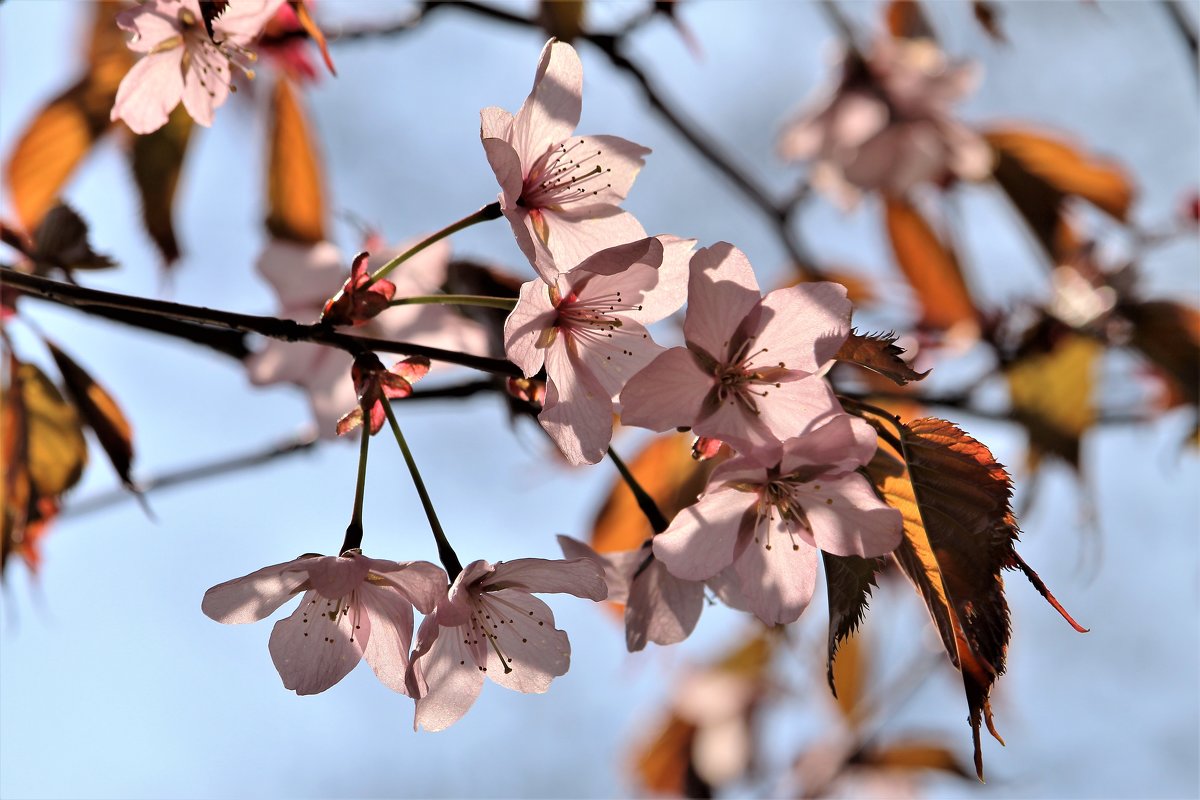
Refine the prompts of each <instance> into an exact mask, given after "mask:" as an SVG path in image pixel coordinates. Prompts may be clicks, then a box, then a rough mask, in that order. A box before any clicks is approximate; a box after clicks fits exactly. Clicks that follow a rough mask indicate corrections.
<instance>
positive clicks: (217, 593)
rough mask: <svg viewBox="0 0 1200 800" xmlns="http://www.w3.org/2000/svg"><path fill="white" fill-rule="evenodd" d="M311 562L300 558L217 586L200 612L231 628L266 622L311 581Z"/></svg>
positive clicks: (206, 597) (207, 594) (202, 605)
mask: <svg viewBox="0 0 1200 800" xmlns="http://www.w3.org/2000/svg"><path fill="white" fill-rule="evenodd" d="M309 560H310V559H307V558H298V559H296V560H295V561H288V562H286V563H284V564H273V565H272V566H269V567H263V568H262V569H260V570H257V571H255V572H251V573H250V574H249V575H245V576H243V577H241V578H234V579H233V580H231V581H225V582H224V583H218V584H217V585H216V586H214V587H212V588H211V589H209V590H208V591H207V592H205V593H204V600H203V601H201V603H200V610H201V611H203V612H204V613H205V615H206V616H208V617H209V618H211V619H215V620H216V621H217V622H224V623H226V624H228V625H235V624H240V623H244V622H257V621H258V620H260V619H264V618H265V617H267V616H270V614H271V613H272V612H273V611H275V609H277V608H279V607H280V606H281V605H283V604H284V603H286V602H287V601H288V598H290V597H292V596H293V595H295V594H296V592H298V591H300V587H301V586H302V585H303V584H304V582H305V581H306V580H308V569H307V562H308V561H309Z"/></svg>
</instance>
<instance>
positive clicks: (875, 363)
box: [834, 329, 929, 386]
mask: <svg viewBox="0 0 1200 800" xmlns="http://www.w3.org/2000/svg"><path fill="white" fill-rule="evenodd" d="M896 339H897V336H896V335H895V334H894V333H865V334H864V333H859V332H858V331H856V330H853V329H852V330H851V331H850V335H849V336H848V337H846V341H845V343H844V344H843V345H842V347H841V349H840V350H838V352H837V355H836V356H834V358H836V359H837V360H838V361H846V362H849V363H851V364H858V365H859V366H860V367H865V368H867V369H869V370H871V371H872V372H877V373H879V374H880V375H883V376H884V377H887V378H890V379H891V380H893V381H895V382H896V383H898V384H900V385H901V386H903V385H904V384H906V383H908V382H909V381H919V380H921V379H922V378H924V377H925V376H926V375H928V374H929V370H925V371H924V372H917V371H916V370H914V369H913V368H912V367H910V366H909V365H908V362H907V361H905V360H904V359H903V358H901V357H900V356H901V355H902V354H903V353H904V348H902V347H897V346H896Z"/></svg>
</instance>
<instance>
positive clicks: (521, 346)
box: [504, 280, 558, 378]
mask: <svg viewBox="0 0 1200 800" xmlns="http://www.w3.org/2000/svg"><path fill="white" fill-rule="evenodd" d="M557 316H558V312H557V311H556V310H555V308H554V306H553V305H552V304H551V302H550V290H549V287H548V286H547V285H546V283H545V282H544V281H541V280H533V281H529V282H528V283H524V284H522V285H521V292H520V296H519V297H518V298H517V305H516V307H515V308H513V310H512V313H511V314H509V315H508V319H506V320H505V321H504V354H505V356H507V357H508V360H509V361H511V362H513V363H514V364H516V365H517V366H518V367H520V368H521V371H522V372H524V373H525V377H527V378H532V377H533V376H534V375H536V374H538V372H540V371H541V369H542V365H543V364H544V363H545V361H546V349H547V348H546V346H545V344H544V343H543V337H544V336H546V335H547V333H546V332H547V331H548V330H549V329H551V328H553V327H554V323H555V320H556V319H557ZM539 344H541V346H539Z"/></svg>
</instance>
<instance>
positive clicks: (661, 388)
mask: <svg viewBox="0 0 1200 800" xmlns="http://www.w3.org/2000/svg"><path fill="white" fill-rule="evenodd" d="M712 388H713V377H712V375H710V374H708V373H707V372H705V371H704V370H702V369H701V368H700V365H699V364H697V363H696V357H695V356H694V355H692V352H691V351H690V350H688V349H687V348H685V347H673V348H671V349H670V350H667V351H666V352H665V353H663V354H662V355H660V356H659V357H658V358H656V359H654V361H652V362H651V363H650V365H649V366H647V367H646V368H645V369H644V370H642V371H641V372H639V373H638V374H637V375H634V376H633V377H632V378H630V379H629V382H628V383H626V384H625V388H624V390H622V391H621V422H622V423H624V424H625V425H636V426H637V427H639V428H649V429H650V430H652V431H665V430H668V429H669V428H674V427H677V426H689V425H692V424H694V423H695V422H696V420H697V419H698V418H699V417H700V413H701V409H702V408H703V405H704V399H705V397H707V396H708V393H709V391H710V390H711V389H712Z"/></svg>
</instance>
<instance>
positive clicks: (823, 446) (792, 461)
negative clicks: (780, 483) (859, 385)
mask: <svg viewBox="0 0 1200 800" xmlns="http://www.w3.org/2000/svg"><path fill="white" fill-rule="evenodd" d="M877 446H878V437H877V436H876V434H875V429H874V428H872V427H871V426H870V425H869V424H868V423H867V422H866V421H865V420H863V419H860V418H858V417H854V416H851V415H849V414H834V415H833V416H832V417H830V418H829V419H828V420H826V421H825V422H823V423H822V424H821V425H820V426H818V427H816V428H814V429H813V430H811V431H809V432H808V433H807V434H805V435H804V436H802V437H799V438H796V439H789V440H788V441H786V442H784V445H783V458H782V459H781V461H780V464H779V469H780V472H782V473H784V474H785V475H786V474H788V473H791V472H795V471H796V470H797V469H799V468H801V467H805V466H815V465H824V466H826V467H828V468H829V471H830V472H850V471H852V470H855V469H857V468H858V467H861V466H864V465H865V464H866V463H867V462H869V461H870V460H871V457H872V456H874V455H875V449H876V447H877Z"/></svg>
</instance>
